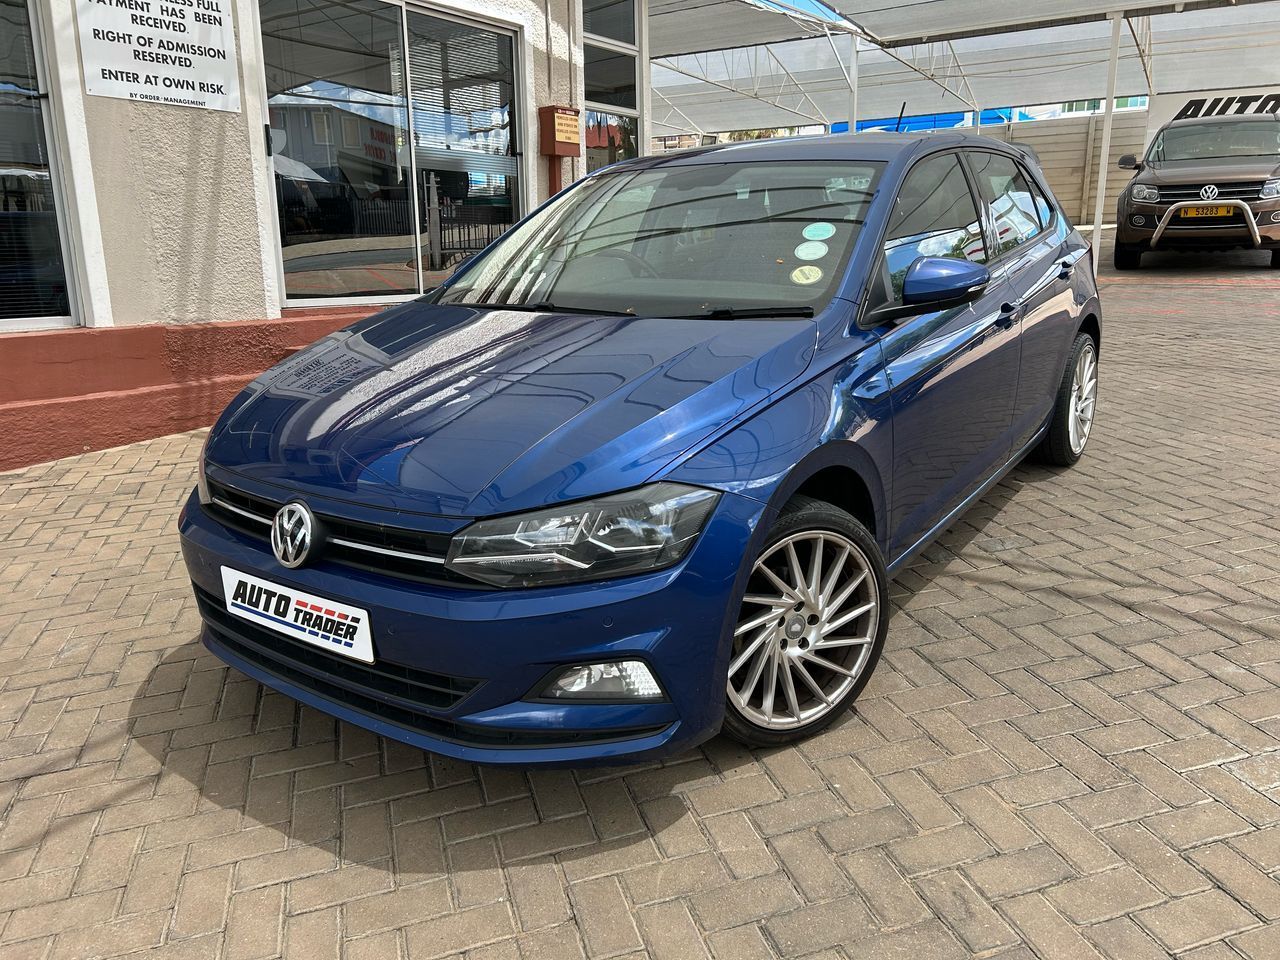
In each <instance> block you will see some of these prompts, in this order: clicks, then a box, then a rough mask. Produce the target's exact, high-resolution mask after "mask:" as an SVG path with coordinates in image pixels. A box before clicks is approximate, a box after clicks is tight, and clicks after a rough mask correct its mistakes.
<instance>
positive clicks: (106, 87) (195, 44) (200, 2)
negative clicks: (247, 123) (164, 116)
mask: <svg viewBox="0 0 1280 960" xmlns="http://www.w3.org/2000/svg"><path fill="white" fill-rule="evenodd" d="M232 2H233V0H76V21H77V23H78V24H79V28H80V63H81V66H82V68H83V70H84V86H85V90H86V92H88V93H91V94H93V95H94V96H99V97H118V98H120V99H122V100H139V101H143V102H146V103H170V104H177V105H179V106H184V107H203V108H205V109H206V110H228V111H231V112H232V113H239V112H240V73H239V67H238V65H237V61H236V39H235V27H234V24H233V21H232V18H231V17H232V15H231V6H232Z"/></svg>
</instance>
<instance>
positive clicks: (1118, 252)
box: [1111, 242, 1142, 270]
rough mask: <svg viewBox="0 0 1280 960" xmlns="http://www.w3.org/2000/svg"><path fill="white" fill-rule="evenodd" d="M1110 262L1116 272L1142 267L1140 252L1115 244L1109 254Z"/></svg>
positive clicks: (1133, 248) (1121, 244)
mask: <svg viewBox="0 0 1280 960" xmlns="http://www.w3.org/2000/svg"><path fill="white" fill-rule="evenodd" d="M1111 262H1112V264H1114V265H1115V268H1116V269H1117V270H1137V269H1138V268H1140V267H1141V266H1142V250H1141V249H1140V248H1139V247H1131V246H1129V245H1128V244H1125V243H1119V242H1117V243H1116V246H1115V249H1114V250H1113V251H1112V252H1111Z"/></svg>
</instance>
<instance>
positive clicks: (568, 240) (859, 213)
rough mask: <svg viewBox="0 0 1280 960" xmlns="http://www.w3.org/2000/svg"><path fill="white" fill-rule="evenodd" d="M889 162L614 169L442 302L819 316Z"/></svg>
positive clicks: (489, 258)
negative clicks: (884, 166) (810, 314)
mask: <svg viewBox="0 0 1280 960" xmlns="http://www.w3.org/2000/svg"><path fill="white" fill-rule="evenodd" d="M882 167H883V164H880V163H871V162H860V161H807V160H793V161H787V162H776V163H745V162H734V163H724V162H721V163H697V164H690V163H675V164H669V165H659V166H657V167H653V168H648V169H639V170H636V169H622V170H617V171H612V172H608V171H606V172H602V173H600V174H597V175H596V176H593V177H591V178H589V179H587V180H586V181H584V182H583V183H581V184H579V185H578V186H577V187H576V188H574V189H573V190H570V191H568V192H567V193H565V194H564V195H563V196H561V197H560V198H558V199H557V200H556V201H554V202H553V203H551V204H549V205H548V206H546V207H544V208H543V209H541V210H539V211H538V212H537V213H535V214H534V215H533V216H532V217H530V218H529V219H528V220H527V221H525V222H524V223H523V224H521V225H520V226H518V227H517V228H515V229H514V230H511V231H510V232H508V233H507V234H506V235H505V236H504V237H503V238H502V239H501V240H500V241H499V242H498V243H497V244H495V245H494V247H493V248H492V249H490V250H489V251H487V252H486V253H485V254H484V255H483V258H482V259H481V260H480V261H479V262H478V263H475V264H473V265H472V266H471V268H470V269H469V270H467V271H466V273H464V274H463V275H462V276H460V277H458V279H457V280H456V281H454V282H453V283H452V284H449V285H448V286H447V287H445V288H443V289H442V290H440V291H439V292H438V293H437V295H436V298H435V299H436V302H438V303H475V304H491V305H504V306H513V307H524V308H526V309H534V308H541V309H548V310H550V309H553V308H554V309H563V310H573V311H592V312H596V311H598V312H601V313H629V314H636V315H639V316H666V317H684V316H722V317H725V318H732V317H735V316H739V317H740V316H744V315H748V314H751V315H757V316H759V315H770V314H771V313H775V312H776V313H778V314H787V313H797V314H804V313H808V312H810V311H815V312H816V311H817V310H818V309H820V308H821V307H822V306H823V305H825V304H826V303H827V302H828V301H829V300H830V299H831V297H832V296H834V294H835V290H836V287H837V285H838V284H839V282H840V278H841V275H842V273H843V271H844V265H845V263H846V262H847V261H848V259H849V255H850V252H851V251H852V250H853V246H854V243H855V242H856V241H857V238H858V234H859V232H860V231H861V229H862V224H863V221H864V219H865V216H866V210H867V205H868V203H869V202H870V200H871V197H872V195H873V194H874V193H875V189H876V184H877V182H878V180H879V177H880V173H881V169H882Z"/></svg>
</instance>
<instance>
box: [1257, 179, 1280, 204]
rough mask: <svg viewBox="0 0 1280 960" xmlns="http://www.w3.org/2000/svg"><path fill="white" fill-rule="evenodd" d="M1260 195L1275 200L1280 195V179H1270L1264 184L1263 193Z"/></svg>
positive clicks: (1264, 198) (1265, 198)
mask: <svg viewBox="0 0 1280 960" xmlns="http://www.w3.org/2000/svg"><path fill="white" fill-rule="evenodd" d="M1258 196H1260V197H1262V199H1263V200H1274V199H1276V197H1280V180H1268V181H1267V182H1266V183H1264V184H1263V185H1262V193H1260V194H1258Z"/></svg>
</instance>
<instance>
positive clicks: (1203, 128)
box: [1147, 120, 1280, 163]
mask: <svg viewBox="0 0 1280 960" xmlns="http://www.w3.org/2000/svg"><path fill="white" fill-rule="evenodd" d="M1226 157H1280V123H1269V122H1266V121H1258V120H1249V121H1244V122H1242V123H1193V124H1188V125H1187V126H1185V127H1168V128H1166V129H1165V130H1163V131H1162V132H1161V133H1160V134H1159V135H1158V136H1157V137H1156V139H1155V142H1154V143H1152V144H1151V151H1150V152H1149V153H1148V154H1147V160H1148V161H1149V162H1152V163H1161V162H1166V161H1170V160H1216V159H1222V158H1226Z"/></svg>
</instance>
